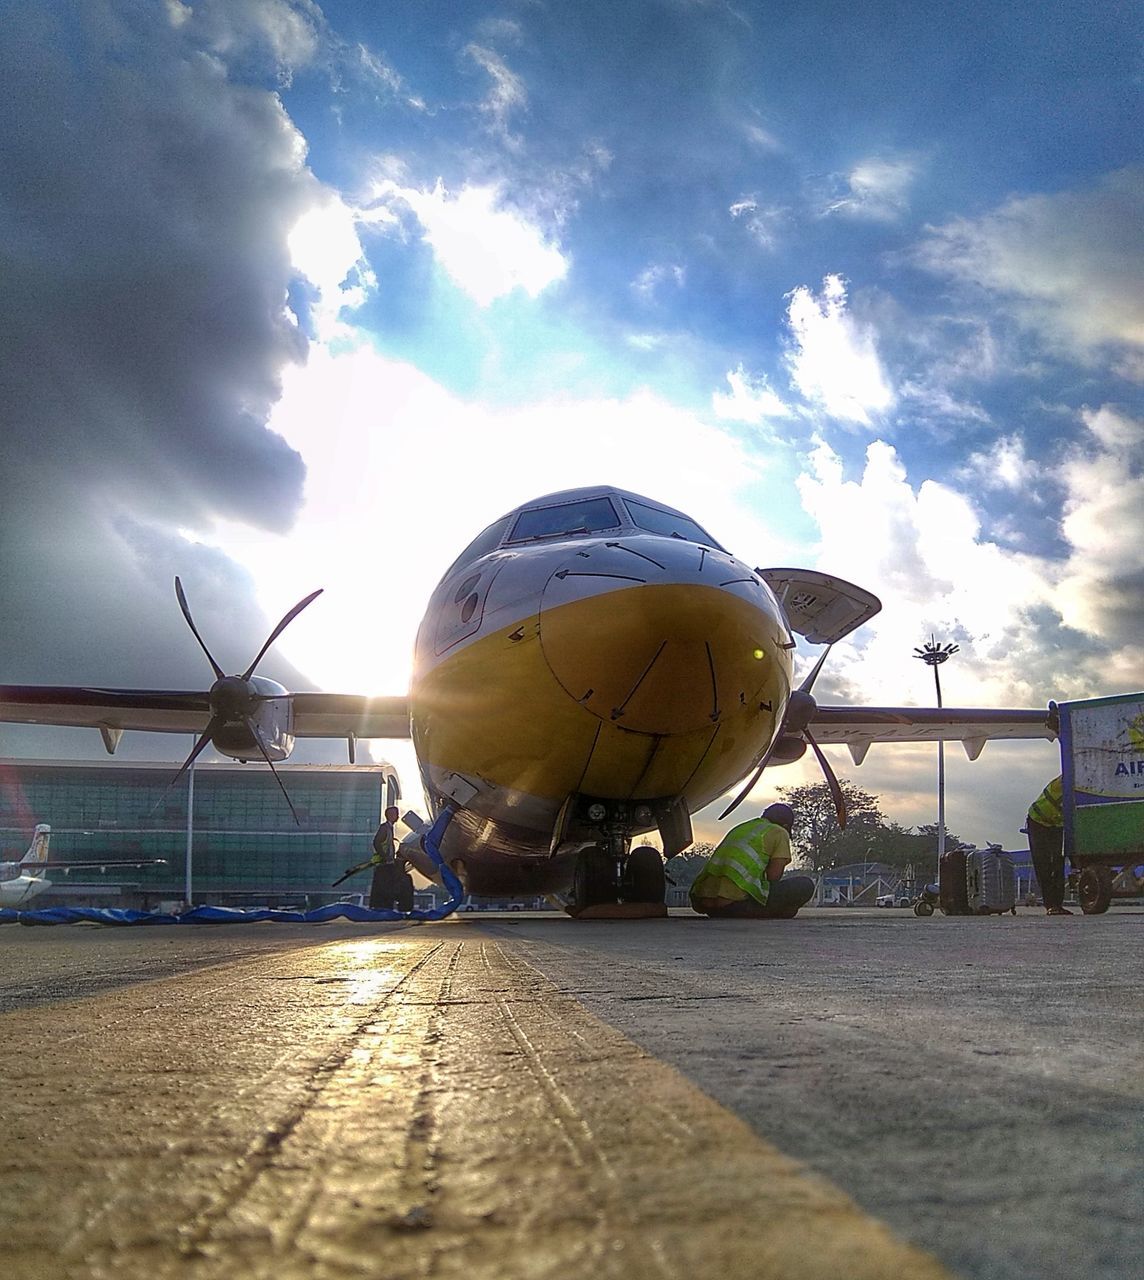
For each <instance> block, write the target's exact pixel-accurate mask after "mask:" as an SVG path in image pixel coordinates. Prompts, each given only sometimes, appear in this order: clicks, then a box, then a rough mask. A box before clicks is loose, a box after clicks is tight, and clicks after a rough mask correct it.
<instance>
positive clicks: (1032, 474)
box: [956, 435, 1040, 504]
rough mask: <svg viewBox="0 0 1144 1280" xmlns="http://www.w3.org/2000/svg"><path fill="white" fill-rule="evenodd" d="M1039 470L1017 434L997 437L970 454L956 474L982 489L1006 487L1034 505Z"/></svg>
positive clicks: (1037, 493)
mask: <svg viewBox="0 0 1144 1280" xmlns="http://www.w3.org/2000/svg"><path fill="white" fill-rule="evenodd" d="M1039 473H1040V468H1039V466H1038V464H1037V463H1036V462H1035V461H1034V460H1033V459H1031V458H1030V457H1029V456H1028V454H1027V453H1026V452H1025V442H1024V441H1023V440H1022V439H1021V438H1020V436H1012V435H1010V436H1000V437H999V438H998V439H997V440H994V441H993V442H992V443H991V444H990V445H989V447H988V448H986V449H981V450H978V451H977V452H975V453H971V454H970V455H969V460H968V461H967V462H966V464H965V465H964V466H963V467H961V468H959V469H958V471H957V473H956V474H957V477H958V479H959V480H961V481H963V482H965V481H970V482H972V483H974V484H977V485H980V486H981V487H982V488H984V489H1002V490H1008V491H1009V492H1011V493H1016V494H1020V495H1021V497H1022V499H1023V500H1024V501H1026V502H1030V503H1034V504H1036V503H1037V502H1038V501H1039V492H1038V487H1037V483H1036V481H1037V478H1038V475H1039Z"/></svg>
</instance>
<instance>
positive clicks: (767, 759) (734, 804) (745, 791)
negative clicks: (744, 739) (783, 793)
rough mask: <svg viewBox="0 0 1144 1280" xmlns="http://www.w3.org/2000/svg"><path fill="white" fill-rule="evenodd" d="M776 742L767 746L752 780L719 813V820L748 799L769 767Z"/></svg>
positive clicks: (776, 738)
mask: <svg viewBox="0 0 1144 1280" xmlns="http://www.w3.org/2000/svg"><path fill="white" fill-rule="evenodd" d="M781 736H782V735H781V734H776V735H775V742H778V740H779V738H780V737H781ZM775 742H772V743H771V745H770V746H769V747H768V748H767V754H766V755H765V756H763V758H762V759H761V760H760V761H759V767H758V768H757V769H756V770H755V772H754V773H753V774H752V775H751V780H750V782H748V783H747V785H746V786H745V787H744V788H743V789H742V791H740V792H739V794H738V795H737V796H736V797H735V798H734V800H732V801H731V803H730V804H729V805H728V806H727V807H726V809H724V810H723V812H722V813H721V814H720V815H719V819H718V820H719V821H720V822H722V821H723V819H724V818H725V817H726V816H727V815H728V814H729V813H734V812H735V810H736V809H737V808H738V807H739V806H740V805H741V804H742V803H743V801H744V800H746V798H747V796H748V795H749V794H750V792H751V788H752V787H753V786H754V785H755V783H756V782H758V780H759V779H760V778H761V777H762V776H763V770H764V769H765V768H766V767H767V765H768V764H769V763H770V759H771V753H772V752H773V751H774V749H775Z"/></svg>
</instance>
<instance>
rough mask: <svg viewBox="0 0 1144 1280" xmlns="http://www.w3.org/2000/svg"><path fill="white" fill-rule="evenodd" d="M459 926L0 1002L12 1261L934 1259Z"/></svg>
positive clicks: (885, 1265) (354, 1264)
mask: <svg viewBox="0 0 1144 1280" xmlns="http://www.w3.org/2000/svg"><path fill="white" fill-rule="evenodd" d="M459 933H460V931H455V930H452V929H449V928H446V927H438V928H432V927H430V928H426V929H424V930H418V931H416V932H413V931H410V932H407V933H404V934H402V935H401V936H400V937H396V936H393V935H389V936H386V937H373V938H370V939H367V940H358V941H347V942H340V943H331V944H330V945H328V946H324V947H320V948H307V949H306V950H305V951H299V952H296V953H288V952H286V953H284V952H276V953H274V954H273V955H270V956H266V957H262V958H247V959H243V960H241V961H238V962H236V963H235V964H234V965H233V966H232V967H231V968H230V969H229V970H228V971H226V976H225V979H224V980H222V981H220V978H223V977H224V974H223V972H222V971H220V970H218V969H213V970H211V971H209V972H207V973H198V974H191V975H185V974H184V975H181V976H179V977H177V978H172V979H170V980H164V981H159V982H154V983H148V984H142V985H137V986H132V987H126V988H120V989H117V990H115V991H112V992H107V993H104V994H101V995H100V996H97V997H93V998H90V999H85V1000H77V1001H73V1002H70V1003H68V1004H63V1005H56V1006H52V1007H43V1008H38V1009H34V1010H22V1011H19V1012H15V1013H11V1014H8V1015H5V1016H4V1017H3V1018H2V1019H0V1071H3V1072H4V1074H5V1075H6V1076H7V1077H8V1078H18V1077H19V1078H22V1079H23V1082H24V1083H23V1086H22V1088H21V1090H20V1091H19V1092H18V1093H17V1094H16V1098H15V1105H10V1106H8V1107H7V1108H6V1111H7V1114H6V1116H5V1122H6V1135H5V1136H6V1137H7V1139H8V1144H7V1146H6V1147H5V1149H4V1151H3V1153H0V1214H2V1215H3V1217H4V1221H5V1223H6V1232H5V1236H6V1238H5V1254H4V1261H5V1267H6V1280H43V1278H44V1277H45V1276H51V1277H52V1280H55V1278H56V1277H59V1278H60V1280H105V1278H106V1280H110V1278H111V1277H115V1278H116V1280H136V1278H138V1280H143V1278H144V1277H146V1278H147V1280H174V1278H175V1277H178V1280H234V1278H235V1277H239V1276H241V1277H242V1278H243V1280H294V1278H295V1277H298V1278H299V1280H301V1278H302V1277H306V1278H307V1280H341V1278H342V1277H346V1278H347V1280H349V1278H351V1277H353V1278H355V1280H356V1278H359V1277H377V1278H378V1280H381V1278H382V1277H384V1280H426V1278H428V1277H433V1278H434V1280H451V1278H452V1277H458V1278H460V1277H464V1278H465V1280H518V1278H519V1280H526V1278H527V1280H579V1277H585V1278H586V1277H589V1276H591V1277H592V1280H644V1278H645V1277H646V1280H665V1278H670V1277H674V1276H684V1275H686V1276H690V1275H719V1276H725V1277H728V1280H738V1278H739V1277H744V1278H746V1277H751V1280H770V1278H771V1277H776V1278H777V1277H782V1280H821V1278H822V1277H824V1276H844V1277H846V1278H847V1280H891V1278H892V1280H902V1278H903V1277H908V1278H909V1280H941V1278H942V1277H947V1273H946V1272H945V1271H944V1270H943V1269H942V1268H941V1267H940V1266H939V1265H938V1264H937V1263H936V1262H935V1261H934V1260H933V1259H932V1258H931V1257H930V1256H928V1255H927V1254H925V1253H923V1252H921V1251H919V1250H917V1249H914V1248H911V1247H910V1246H907V1245H904V1244H902V1243H901V1242H900V1241H898V1240H897V1239H896V1238H895V1237H893V1236H892V1235H891V1233H890V1232H889V1231H888V1230H887V1229H886V1228H885V1227H884V1226H882V1225H881V1224H880V1223H877V1222H875V1221H874V1220H872V1219H870V1218H868V1217H866V1216H865V1215H863V1214H862V1213H861V1212H860V1211H858V1210H857V1208H856V1206H855V1205H854V1204H853V1202H852V1201H850V1200H849V1199H847V1197H845V1196H844V1195H842V1194H841V1193H840V1192H838V1191H837V1190H836V1189H835V1188H834V1187H832V1186H831V1185H829V1184H828V1183H826V1182H825V1181H823V1180H821V1179H820V1178H818V1177H816V1176H814V1175H812V1174H809V1172H808V1171H807V1170H806V1168H805V1167H804V1166H801V1165H799V1164H797V1163H796V1162H795V1161H792V1160H790V1159H788V1158H787V1157H785V1156H783V1155H781V1154H780V1153H779V1152H777V1151H776V1150H775V1149H774V1148H772V1147H770V1146H768V1145H767V1144H766V1143H765V1142H762V1141H761V1140H760V1139H759V1138H758V1137H757V1136H756V1135H755V1134H754V1133H752V1131H751V1130H750V1129H749V1128H748V1127H747V1126H746V1125H745V1124H743V1123H742V1122H741V1121H739V1120H738V1119H736V1118H735V1117H734V1116H733V1115H731V1114H730V1113H729V1112H727V1111H726V1110H724V1109H723V1108H721V1107H719V1106H718V1105H716V1104H715V1103H713V1102H712V1101H711V1100H710V1099H709V1098H708V1097H707V1096H706V1095H704V1094H702V1093H700V1092H699V1091H698V1090H697V1089H696V1088H695V1087H694V1086H692V1085H691V1084H689V1083H688V1082H687V1081H686V1080H685V1079H684V1078H683V1077H682V1076H680V1075H679V1074H678V1073H677V1072H675V1071H674V1070H672V1069H670V1068H668V1067H666V1066H664V1065H663V1064H662V1063H660V1062H659V1061H657V1060H656V1059H655V1058H653V1057H651V1056H650V1055H649V1054H647V1053H646V1052H644V1051H643V1050H641V1049H639V1048H638V1047H637V1046H636V1045H635V1044H633V1042H632V1041H631V1040H629V1039H627V1038H626V1037H625V1036H623V1035H622V1034H620V1033H619V1032H617V1031H616V1030H615V1029H613V1028H612V1027H609V1026H607V1025H606V1024H604V1023H602V1022H600V1021H599V1020H597V1019H596V1018H594V1017H593V1016H592V1015H590V1014H589V1013H588V1012H587V1011H586V1010H585V1009H584V1007H583V1006H582V1005H581V1004H580V1003H579V1002H578V1001H576V1000H574V999H572V998H571V997H569V996H566V995H562V994H560V993H559V992H558V991H556V989H555V988H554V987H553V986H552V984H551V983H550V982H549V981H547V980H546V979H544V978H543V977H542V975H540V974H539V973H538V972H537V971H536V970H535V968H533V966H531V965H529V964H528V963H527V962H525V961H523V960H522V959H521V958H520V955H519V951H518V949H517V947H516V945H515V944H514V943H512V942H511V941H506V942H500V941H487V940H485V939H476V940H473V939H466V938H465V937H464V936H463V935H462V936H461V937H460V938H459V937H458V934H459ZM45 1262H46V1263H47V1266H45Z"/></svg>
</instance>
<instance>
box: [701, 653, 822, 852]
mask: <svg viewBox="0 0 1144 1280" xmlns="http://www.w3.org/2000/svg"><path fill="white" fill-rule="evenodd" d="M830 648H831V646H830V645H827V646H826V648H825V649H823V651H822V653H821V654H820V655H819V658H818V661H817V662H816V663H815V664H814V667H813V668H812V670H811V672H810V674H809V675H808V676H807V677H806V679H805V680H804V681H803V682H802V684H800V685H799V687H798V688H797V689H796V690H795V691H794V693H792V694H791V696H790V700H789V701H788V702H787V708H786V715H784V716H783V722H782V727H781V728H780V729H779V731H778V733H776V734H775V738H774V741H773V742H772V743H771V745H770V746H769V747H768V748H767V752H766V755H764V756H763V758H762V760H760V761H759V764H758V767H757V768H756V769H755V772H754V773H753V774H752V775H751V778H750V781H749V782H748V783H747V785H746V786H745V787H743V789H742V790H741V791H740V792H739V794H738V795H737V796H736V797H735V798H734V800H732V801H731V803H730V804H729V805H728V806H727V807H726V809H724V810H723V812H722V813H721V814H720V815H719V820H720V821H722V820H723V819H724V818H725V817H726V816H727V815H728V814H729V813H733V812H734V811H735V810H736V809H737V808H738V807H739V805H741V804H742V803H743V801H744V800H745V799H746V798H747V796H748V795H749V794H750V792H751V789H752V788H753V787H754V785H755V783H756V782H758V780H759V779H760V778H761V777H762V776H763V770H764V769H765V768H766V767H767V765H768V764H770V762H771V757H772V756H773V755H774V753H775V748H776V747H777V746H778V744H779V743H780V742H781V741H782V740H783V738H792V737H793V738H802V739H804V740H805V742H806V743H807V745H808V746H809V747H810V748H811V750H812V751H813V752H814V754H815V756H816V757H817V759H818V764H819V768H821V770H822V775H823V777H824V778H825V779H826V786H827V789H828V790H829V791H830V798H831V799H832V800H833V801H834V812H835V814H836V815H837V817H838V825H839V826H840V827H842V828H843V829H845V827H846V798H845V797H844V796H843V794H842V784H841V783H840V782H839V781H838V777H837V775H836V774H835V772H834V770H833V769H832V768H831V766H830V761H829V760H827V758H826V757H825V756H824V755H823V754H822V748H821V747H820V746H819V745H818V743H817V742H815V740H814V737H813V736H812V734H811V732H810V722H811V720H813V719H814V713H815V711H816V710H817V708H818V703H817V702H815V700H814V696H813V694H812V693H811V692H810V690H811V688H812V687H813V685H814V682H815V681H816V680H817V679H818V673H819V672H820V671H821V670H822V667H823V664H824V663H825V662H826V655H827V654H828V653H829V652H830Z"/></svg>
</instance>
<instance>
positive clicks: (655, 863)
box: [624, 844, 667, 902]
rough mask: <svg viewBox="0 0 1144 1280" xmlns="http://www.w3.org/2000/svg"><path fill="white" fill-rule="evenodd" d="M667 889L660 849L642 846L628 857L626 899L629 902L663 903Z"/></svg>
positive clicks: (625, 886) (625, 874)
mask: <svg viewBox="0 0 1144 1280" xmlns="http://www.w3.org/2000/svg"><path fill="white" fill-rule="evenodd" d="M666 889H667V882H666V880H665V879H664V873H663V858H662V857H661V856H660V852H659V850H658V849H653V848H652V847H651V846H650V845H646V844H642V845H640V846H639V847H638V848H635V849H633V850H632V851H631V853H630V854H629V855H628V865H627V869H626V871H625V872H624V897H625V898H626V899H627V901H628V902H662V901H663V899H664V893H665V892H666Z"/></svg>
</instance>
